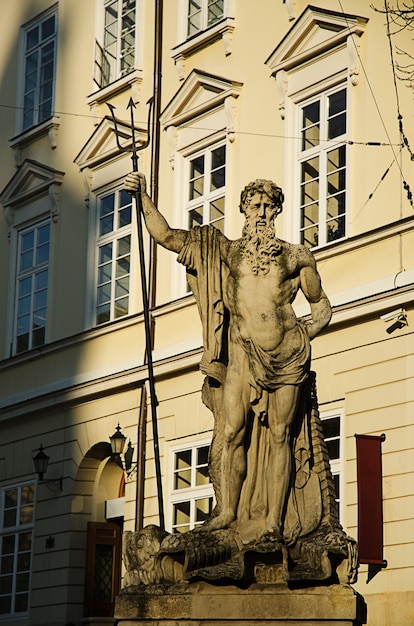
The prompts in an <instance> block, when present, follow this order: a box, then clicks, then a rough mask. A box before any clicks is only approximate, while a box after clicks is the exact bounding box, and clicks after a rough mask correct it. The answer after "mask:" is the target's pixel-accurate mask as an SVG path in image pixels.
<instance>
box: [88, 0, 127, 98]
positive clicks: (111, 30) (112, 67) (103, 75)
mask: <svg viewBox="0 0 414 626" xmlns="http://www.w3.org/2000/svg"><path fill="white" fill-rule="evenodd" d="M103 10H104V20H103V22H104V24H103V36H102V40H101V41H99V42H98V41H96V50H95V75H94V80H95V82H96V83H97V85H98V87H100V88H102V87H106V86H107V85H109V84H110V83H112V82H113V81H114V80H117V79H118V78H122V76H125V75H126V74H128V73H129V72H131V71H132V70H133V69H134V67H135V38H136V37H135V28H136V2H135V0H105V1H104V7H103Z"/></svg>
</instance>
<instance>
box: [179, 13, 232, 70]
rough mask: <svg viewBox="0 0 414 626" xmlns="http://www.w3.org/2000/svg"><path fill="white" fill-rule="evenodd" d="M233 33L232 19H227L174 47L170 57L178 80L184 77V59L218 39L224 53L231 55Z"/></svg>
mask: <svg viewBox="0 0 414 626" xmlns="http://www.w3.org/2000/svg"><path fill="white" fill-rule="evenodd" d="M233 31H234V17H227V18H225V19H224V20H221V21H220V22H218V23H217V24H215V25H214V26H211V27H210V28H208V29H206V30H203V31H202V32H201V33H199V34H198V35H194V36H193V37H191V39H187V40H186V41H185V42H184V43H181V44H179V45H178V46H175V48H173V49H172V50H171V57H172V58H173V59H174V62H175V65H176V67H177V71H178V76H179V78H180V80H183V79H184V77H185V67H184V66H185V59H186V58H187V57H189V56H191V55H192V54H194V52H196V51H197V50H199V49H200V48H203V47H204V46H208V45H210V44H211V43H213V42H214V41H217V40H218V39H220V38H221V39H222V41H223V45H224V53H225V55H226V56H229V55H230V54H231V53H232V44H233Z"/></svg>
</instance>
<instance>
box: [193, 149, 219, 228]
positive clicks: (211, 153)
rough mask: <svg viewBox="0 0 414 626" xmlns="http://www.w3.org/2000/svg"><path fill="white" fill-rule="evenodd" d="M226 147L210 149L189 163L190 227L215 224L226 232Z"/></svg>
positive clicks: (194, 157)
mask: <svg viewBox="0 0 414 626" xmlns="http://www.w3.org/2000/svg"><path fill="white" fill-rule="evenodd" d="M225 184H226V146H225V145H223V146H219V147H215V148H209V149H207V150H204V151H203V152H200V153H199V154H198V155H197V156H191V157H190V158H189V160H188V186H187V199H186V201H187V211H188V228H192V227H193V226H202V225H203V224H212V225H213V226H215V227H216V228H218V230H220V231H221V232H223V231H224V205H225V195H224V194H225Z"/></svg>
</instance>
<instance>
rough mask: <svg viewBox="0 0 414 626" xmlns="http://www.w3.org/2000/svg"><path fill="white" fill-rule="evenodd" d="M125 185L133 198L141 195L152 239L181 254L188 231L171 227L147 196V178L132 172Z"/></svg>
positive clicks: (146, 222)
mask: <svg viewBox="0 0 414 626" xmlns="http://www.w3.org/2000/svg"><path fill="white" fill-rule="evenodd" d="M124 184H125V189H126V191H127V192H128V193H129V194H131V195H132V196H134V195H136V194H137V193H140V194H141V200H142V211H143V214H144V220H145V225H146V227H147V229H148V232H149V234H150V235H151V237H153V238H154V239H155V241H156V242H157V243H159V244H160V245H161V246H163V247H164V248H167V250H172V251H173V252H180V250H181V248H182V247H183V245H184V243H185V241H186V238H187V234H188V231H186V230H181V229H178V228H171V227H170V225H169V224H168V222H167V220H166V219H165V217H164V216H163V215H162V214H161V213H160V212H159V211H158V209H157V207H156V206H155V204H154V203H153V201H152V200H151V198H150V197H149V195H148V194H147V191H146V189H147V187H146V181H145V176H144V175H143V174H142V173H141V172H131V173H130V174H128V176H127V177H126V178H125V183H124Z"/></svg>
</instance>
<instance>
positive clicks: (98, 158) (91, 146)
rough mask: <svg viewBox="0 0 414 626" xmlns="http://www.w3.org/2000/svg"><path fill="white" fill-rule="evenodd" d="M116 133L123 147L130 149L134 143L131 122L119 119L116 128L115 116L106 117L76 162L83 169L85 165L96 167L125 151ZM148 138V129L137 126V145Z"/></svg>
mask: <svg viewBox="0 0 414 626" xmlns="http://www.w3.org/2000/svg"><path fill="white" fill-rule="evenodd" d="M116 133H118V139H119V142H120V144H121V147H122V149H125V150H126V151H130V149H131V145H132V134H131V124H128V123H126V122H124V121H121V120H118V121H117V125H116V129H115V123H114V120H113V118H112V117H109V116H107V117H104V118H103V120H102V121H101V122H100V123H99V125H98V126H97V127H96V129H95V130H94V132H93V133H92V135H91V136H90V137H89V139H88V141H87V142H86V143H85V145H84V146H83V148H82V150H81V151H80V152H79V154H78V155H77V157H76V158H75V163H76V164H77V165H79V167H80V169H81V170H83V169H84V168H85V167H89V168H93V167H96V166H97V165H99V164H101V163H103V162H104V161H110V160H111V159H113V158H114V157H116V156H118V155H119V154H120V153H121V152H122V151H123V150H121V149H120V148H119V146H118V143H117V134H116ZM146 138H147V133H146V131H145V130H143V129H141V128H136V127H135V141H136V143H137V145H139V144H140V143H143V142H144V141H145V140H146Z"/></svg>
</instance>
